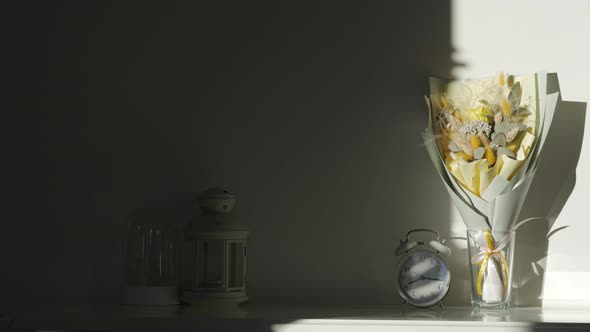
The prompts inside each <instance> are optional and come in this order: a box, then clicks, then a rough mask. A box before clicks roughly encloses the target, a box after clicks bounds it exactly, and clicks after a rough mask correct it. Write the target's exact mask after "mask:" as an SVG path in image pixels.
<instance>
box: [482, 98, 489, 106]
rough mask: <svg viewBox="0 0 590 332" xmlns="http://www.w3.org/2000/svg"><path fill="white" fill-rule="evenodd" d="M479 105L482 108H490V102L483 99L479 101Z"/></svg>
mask: <svg viewBox="0 0 590 332" xmlns="http://www.w3.org/2000/svg"><path fill="white" fill-rule="evenodd" d="M479 103H480V104H482V105H484V106H487V107H490V102H489V101H487V100H485V99H481V100H480V101H479Z"/></svg>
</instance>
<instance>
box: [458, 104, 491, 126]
mask: <svg viewBox="0 0 590 332" xmlns="http://www.w3.org/2000/svg"><path fill="white" fill-rule="evenodd" d="M488 115H492V111H491V110H490V108H489V107H483V106H482V107H478V108H474V109H470V110H467V111H466V112H465V117H466V118H467V120H470V121H476V120H480V121H485V122H488V117H487V116H488Z"/></svg>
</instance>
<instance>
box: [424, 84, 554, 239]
mask: <svg viewBox="0 0 590 332" xmlns="http://www.w3.org/2000/svg"><path fill="white" fill-rule="evenodd" d="M536 77H537V85H538V87H537V89H538V90H537V91H538V104H537V107H538V109H539V112H538V114H539V118H538V131H537V133H538V134H537V135H538V136H537V138H536V142H534V143H535V144H534V145H533V146H532V147H531V149H532V150H531V151H530V153H529V155H528V157H527V158H526V160H525V161H524V163H523V164H522V165H521V166H520V169H519V170H518V171H517V173H516V174H515V175H514V176H513V177H512V178H511V179H510V181H508V180H506V179H505V178H504V177H503V176H501V175H497V176H495V178H494V179H493V180H492V181H491V183H489V184H488V185H487V188H486V191H485V192H484V193H483V194H482V195H481V197H479V196H477V195H475V194H473V193H472V192H471V191H469V190H467V189H466V188H465V187H464V186H463V185H462V184H461V183H459V182H458V181H457V180H456V179H455V178H454V176H453V175H452V174H451V173H450V172H449V170H448V168H447V166H446V165H445V163H444V161H443V159H442V157H441V153H440V152H439V150H438V145H437V142H436V137H435V134H434V130H433V126H432V120H431V119H432V109H431V105H430V102H429V100H428V98H427V104H428V107H429V112H430V114H429V124H428V128H427V129H426V131H425V132H424V133H423V140H424V144H425V146H426V150H427V152H428V155H429V157H430V159H431V160H432V163H433V164H434V166H435V168H436V170H437V172H438V174H439V176H440V177H441V179H442V180H443V183H444V185H445V187H446V189H447V191H448V193H449V195H450V197H451V200H452V201H453V203H454V204H455V206H456V208H457V210H458V211H459V214H460V215H461V218H462V219H463V222H464V223H465V226H466V227H467V229H468V230H482V229H491V230H492V232H493V234H494V237H495V238H496V239H498V238H500V237H501V236H502V235H503V234H505V233H506V232H507V231H508V230H509V229H510V228H511V227H512V226H513V225H514V223H515V222H516V219H517V218H518V215H519V213H520V209H521V208H522V205H523V203H524V200H525V198H526V195H527V193H528V190H529V188H530V185H531V182H532V180H533V177H534V175H535V172H536V169H537V166H538V162H539V155H540V153H541V151H542V150H543V146H544V144H545V141H546V138H547V134H548V132H549V129H550V126H551V122H552V120H553V114H554V112H555V107H556V105H557V100H558V95H559V94H558V93H554V94H551V95H547V94H546V84H547V83H546V82H547V80H546V79H547V75H546V73H537V74H536ZM435 89H436V88H435Z"/></svg>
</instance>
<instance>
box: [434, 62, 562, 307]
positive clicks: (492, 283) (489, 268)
mask: <svg viewBox="0 0 590 332" xmlns="http://www.w3.org/2000/svg"><path fill="white" fill-rule="evenodd" d="M546 87H547V75H546V74H545V73H535V74H531V75H524V76H516V75H506V74H504V73H502V74H500V75H498V76H497V77H493V78H489V79H483V80H471V81H443V80H440V79H435V78H431V79H430V90H431V91H430V95H429V96H426V101H427V105H428V109H429V123H428V127H427V128H426V131H425V132H424V134H423V139H424V144H425V146H426V149H427V151H428V154H429V156H430V158H431V160H432V162H433V164H434V166H435V167H436V169H437V171H438V173H439V175H440V177H441V179H442V180H443V183H444V184H445V187H446V189H447V191H448V193H449V195H450V197H451V199H452V200H453V202H454V203H455V206H456V207H457V209H458V211H459V213H460V215H461V217H462V219H463V221H464V223H465V225H466V227H467V229H468V230H472V231H477V232H475V233H476V234H477V235H476V237H477V238H476V239H475V240H476V241H475V242H476V243H480V244H481V248H480V249H481V253H480V254H478V255H475V256H474V257H473V262H472V263H474V264H479V266H480V267H478V274H477V277H476V278H474V279H476V280H477V287H476V289H477V292H478V294H477V296H480V297H481V298H482V299H483V300H484V301H492V302H493V301H499V299H502V298H503V296H504V297H506V294H509V287H508V284H509V279H510V278H509V275H510V274H509V273H508V272H509V271H508V264H507V262H506V259H505V256H504V255H505V253H504V251H503V250H504V247H505V246H506V244H507V243H509V242H510V240H511V236H512V234H514V232H511V231H512V230H514V229H515V228H516V227H518V225H515V222H516V219H517V217H518V214H519V213H520V209H521V207H522V204H523V203H524V199H525V197H526V194H527V192H528V190H529V187H530V184H531V182H532V179H533V177H534V174H535V172H536V169H537V165H538V161H539V155H540V153H541V151H542V149H543V145H544V143H545V140H546V137H547V133H548V131H549V128H550V126H551V122H552V119H553V113H554V111H555V107H556V105H557V99H558V93H554V94H550V95H548V94H547V93H546ZM486 290H487V293H486ZM482 293H483V294H482Z"/></svg>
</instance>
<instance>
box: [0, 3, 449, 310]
mask: <svg viewBox="0 0 590 332" xmlns="http://www.w3.org/2000/svg"><path fill="white" fill-rule="evenodd" d="M15 6H17V7H21V8H19V9H17V10H15V11H14V14H13V15H11V16H12V17H13V19H14V22H11V23H10V24H11V27H13V28H14V29H13V30H14V31H13V32H14V34H13V35H14V36H13V37H14V38H13V42H14V45H10V46H7V47H6V48H7V49H10V50H14V51H15V52H16V54H15V59H14V65H13V67H14V68H18V70H19V73H18V75H15V76H16V77H15V79H14V86H15V88H16V90H18V91H19V94H17V95H16V96H15V98H17V99H18V102H17V103H16V104H17V105H18V106H17V108H16V109H15V110H14V111H12V112H10V113H11V114H12V115H13V116H15V117H16V119H15V121H13V123H14V125H13V126H11V128H10V129H9V130H13V132H11V133H10V135H11V136H13V137H19V140H16V141H15V143H14V144H13V145H14V146H11V151H14V153H13V154H11V156H10V157H9V158H7V159H10V160H15V161H18V162H17V163H15V165H16V167H14V170H13V171H12V172H11V173H10V174H12V176H11V179H9V183H8V185H7V186H8V188H9V189H8V190H9V191H10V192H13V195H12V198H13V204H11V209H10V212H9V213H10V214H11V216H9V218H7V219H10V220H12V222H11V223H10V225H8V226H7V227H8V229H7V230H6V233H7V234H11V236H10V238H9V239H7V240H6V241H2V242H3V243H2V244H1V245H2V247H1V248H0V249H2V250H0V252H2V253H3V255H5V256H3V261H4V262H5V264H6V265H7V266H12V267H14V268H11V269H10V270H9V271H5V273H2V274H1V275H0V285H2V288H0V293H2V294H3V296H2V298H1V299H0V301H1V303H0V305H12V304H14V303H21V304H22V305H27V303H30V302H37V301H40V302H49V303H61V302H68V303H70V302H71V303H78V302H84V303H88V302H113V301H117V300H118V296H119V286H120V283H121V280H120V278H119V273H118V271H120V270H121V267H122V266H123V264H122V257H121V254H120V249H119V248H120V243H121V238H124V237H125V234H126V228H125V226H126V222H125V220H124V219H125V218H126V216H128V213H129V211H135V210H137V209H142V208H144V207H146V206H153V205H156V206H157V205H160V204H161V202H167V201H169V200H172V201H175V202H176V201H177V202H182V203H185V202H186V203H188V201H189V200H190V198H192V197H193V195H194V194H195V193H197V192H200V191H201V190H203V189H205V188H207V187H210V186H224V187H227V188H230V189H232V191H235V192H236V193H237V194H238V204H237V206H236V210H235V211H234V213H235V216H236V218H239V219H240V220H243V222H244V223H245V224H247V225H248V227H249V229H250V231H251V234H252V236H251V241H250V247H249V251H248V255H249V262H248V263H249V275H248V281H249V285H248V287H249V295H250V298H251V299H252V301H255V302H305V303H310V302H320V303H321V302H323V303H375V304H383V303H399V302H400V300H399V298H398V296H397V294H396V293H395V290H394V284H393V271H394V264H395V262H396V258H395V257H394V254H393V252H394V249H395V246H396V244H397V241H398V240H399V239H400V238H402V237H403V236H404V235H405V233H406V232H407V231H408V230H410V229H412V228H416V227H430V228H434V229H438V230H441V229H442V230H444V229H446V228H447V227H445V226H446V224H447V223H448V217H447V216H448V214H449V213H448V210H449V204H448V198H447V196H446V193H445V191H444V187H443V186H442V185H441V184H440V181H439V179H438V175H437V174H436V171H435V170H434V168H433V167H432V164H431V163H430V162H429V160H428V156H427V154H426V152H425V151H424V149H423V147H422V146H421V138H420V132H421V131H422V130H424V128H425V126H426V123H427V121H426V119H427V112H426V107H425V105H424V101H423V97H422V96H423V95H424V93H425V92H427V89H428V76H430V75H436V76H441V77H448V76H450V73H451V70H452V67H453V63H452V61H451V53H452V49H451V46H450V1H449V0H445V1H423V0H421V1H408V2H403V3H400V2H393V1H381V2H371V3H366V4H365V3H363V4H362V5H360V4H359V3H358V2H353V1H334V2H324V1H321V2H318V1H297V2H277V1H261V2H259V1H257V2H243V1H232V2H198V1H197V2H190V3H187V4H183V5H179V4H173V3H166V4H163V3H158V4H152V3H149V2H146V3H141V4H136V3H131V2H127V3H121V2H117V3H109V2H75V1H59V2H38V3H37V4H36V5H29V4H27V5H21V4H20V3H15ZM23 133H26V135H23ZM178 205H182V204H178ZM31 207H34V208H31ZM188 217H189V216H186V218H187V219H186V220H188ZM31 229H35V232H31V231H30V230H31ZM442 235H443V236H445V237H446V234H442ZM72 248H75V249H74V250H73V249H72ZM15 252H16V253H18V254H14V253H15ZM40 252H42V253H43V255H39V253H40ZM8 253H10V254H8ZM39 271H44V273H39ZM31 285H38V287H37V286H31ZM41 285H42V286H41Z"/></svg>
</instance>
